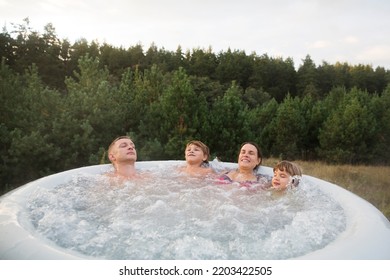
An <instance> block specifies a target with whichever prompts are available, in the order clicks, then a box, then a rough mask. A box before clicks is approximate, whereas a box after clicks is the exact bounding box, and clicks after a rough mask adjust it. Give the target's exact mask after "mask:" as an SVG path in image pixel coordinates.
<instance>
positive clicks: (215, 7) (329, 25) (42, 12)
mask: <svg viewBox="0 0 390 280" xmlns="http://www.w3.org/2000/svg"><path fill="white" fill-rule="evenodd" d="M26 17H28V18H29V20H30V26H31V27H32V28H33V30H35V31H39V32H41V33H42V32H43V27H44V26H45V25H46V24H48V23H52V24H53V26H54V27H55V29H56V33H57V36H58V37H59V38H60V39H68V40H70V42H71V43H74V42H75V41H76V40H78V39H80V38H85V39H87V40H88V42H91V41H92V40H96V41H98V42H99V43H104V42H106V43H108V44H110V45H113V46H118V47H119V46H122V47H125V48H127V47H130V46H134V45H136V44H138V43H140V44H141V45H142V46H143V48H144V50H145V51H146V50H147V49H148V48H149V46H150V45H151V44H152V43H154V44H155V45H156V46H157V47H158V48H164V49H166V50H171V51H175V50H176V49H177V47H178V46H179V45H180V46H181V47H182V49H183V50H184V51H186V50H188V49H190V50H191V49H193V48H203V49H208V48H209V47H211V48H212V50H213V52H214V53H216V54H217V53H219V52H220V51H226V50H227V49H228V48H229V47H230V48H231V49H232V50H243V51H245V52H246V53H247V54H248V55H249V54H251V53H252V52H255V53H256V54H257V55H262V54H265V53H266V54H268V55H269V56H271V57H282V58H283V59H286V58H287V57H291V58H293V60H294V63H295V66H296V67H298V66H299V65H301V64H302V59H304V58H305V57H306V55H307V54H309V55H310V56H311V58H312V59H313V60H314V62H315V63H316V65H317V66H318V65H320V64H322V62H323V61H326V62H328V63H331V64H334V63H336V62H337V61H340V62H348V63H349V64H352V65H356V64H369V65H372V66H373V67H376V66H382V67H385V68H386V69H389V70H390V1H389V0H267V1H265V0H257V1H256V0H236V1H233V0H225V1H224V0H108V1H107V0H105V1H99V0H95V1H93V0H41V1H39V0H38V1H34V0H0V23H1V25H2V27H4V26H5V27H6V28H7V30H8V31H10V30H12V27H11V23H17V24H20V23H23V19H24V18H26Z"/></svg>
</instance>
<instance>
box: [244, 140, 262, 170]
mask: <svg viewBox="0 0 390 280" xmlns="http://www.w3.org/2000/svg"><path fill="white" fill-rule="evenodd" d="M262 160H263V155H262V154H261V150H260V147H259V146H258V145H257V144H256V143H254V142H244V143H243V144H242V145H241V147H240V153H239V155H238V165H239V166H248V167H252V169H253V170H254V171H257V169H258V168H259V166H260V165H261V162H262Z"/></svg>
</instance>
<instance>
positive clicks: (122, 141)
mask: <svg viewBox="0 0 390 280" xmlns="http://www.w3.org/2000/svg"><path fill="white" fill-rule="evenodd" d="M108 159H109V160H110V161H111V163H112V164H113V165H114V167H115V168H116V166H117V165H118V164H121V163H134V162H135V161H136V160H137V151H136V149H135V145H134V143H133V141H132V140H131V138H130V137H128V136H120V137H118V138H116V139H115V140H114V141H112V143H111V144H110V146H109V147H108Z"/></svg>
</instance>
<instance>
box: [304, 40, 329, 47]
mask: <svg viewBox="0 0 390 280" xmlns="http://www.w3.org/2000/svg"><path fill="white" fill-rule="evenodd" d="M331 46H332V43H331V42H330V41H325V40H318V41H315V42H314V43H311V44H309V45H308V46H307V48H308V49H324V48H328V47H331Z"/></svg>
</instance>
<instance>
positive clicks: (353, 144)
mask: <svg viewBox="0 0 390 280" xmlns="http://www.w3.org/2000/svg"><path fill="white" fill-rule="evenodd" d="M12 28H13V30H11V31H8V30H6V29H5V28H3V30H2V32H1V33H0V57H1V66H0V155H1V163H0V164H1V167H0V186H1V192H0V194H1V193H5V192H7V191H9V190H11V189H13V188H15V187H18V186H20V185H22V184H24V183H26V182H28V181H31V180H34V179H37V178H39V177H42V176H46V175H49V174H52V173H56V172H60V171H64V170H68V169H71V168H77V167H81V166H85V165H93V164H101V163H108V160H107V154H106V150H107V147H108V145H109V144H110V143H111V141H112V140H113V139H114V138H116V137H117V136H120V135H125V134H127V135H130V136H131V137H132V139H133V140H134V142H135V144H136V147H137V151H138V159H139V160H141V161H142V160H177V159H184V148H185V144H186V142H187V141H188V140H192V139H198V140H201V141H203V142H204V143H206V144H207V145H208V146H209V147H210V150H211V154H212V158H214V157H216V156H217V157H218V158H219V159H220V160H222V161H233V162H234V161H236V160H237V154H238V150H239V146H240V144H241V143H242V142H245V141H254V142H257V143H258V144H259V145H260V146H261V148H262V152H263V157H264V158H276V159H288V160H296V161H297V160H299V161H305V162H310V161H312V162H318V161H321V162H324V163H327V164H349V165H373V166H388V165H389V164H390V149H389V147H390V109H389V108H390V71H389V70H388V69H384V68H383V67H376V68H375V69H373V67H372V66H370V65H361V64H359V65H350V64H348V63H347V62H338V63H336V64H334V65H332V64H329V63H327V62H325V61H323V63H322V64H321V65H315V63H314V62H313V61H312V60H311V58H310V55H307V56H306V57H305V58H304V59H303V60H302V64H300V65H299V66H298V67H295V65H294V61H293V60H292V59H291V58H286V59H283V58H280V57H270V56H268V55H267V54H262V55H257V54H256V53H251V54H246V53H245V52H244V51H241V50H231V49H228V50H227V51H224V52H220V53H218V54H216V53H213V51H212V49H211V47H210V48H209V49H199V48H196V49H192V50H186V51H183V50H182V49H181V47H180V46H178V48H177V50H176V51H168V50H165V49H164V48H157V47H156V46H155V45H153V44H152V45H151V46H150V47H149V48H148V49H144V47H143V46H142V45H141V44H137V45H135V46H132V47H129V48H127V49H125V48H123V47H114V46H111V45H109V44H108V43H103V44H99V43H97V42H95V41H92V42H88V41H86V40H85V39H80V40H78V41H76V42H74V43H73V44H72V43H70V42H69V41H68V40H66V39H65V40H62V39H60V38H58V37H57V35H56V32H55V28H54V26H52V24H47V25H46V26H45V27H44V32H43V34H41V33H39V32H37V31H34V30H32V29H31V28H30V27H29V21H28V19H26V20H24V21H23V23H22V24H13V25H12ZM386 170H388V169H386Z"/></svg>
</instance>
